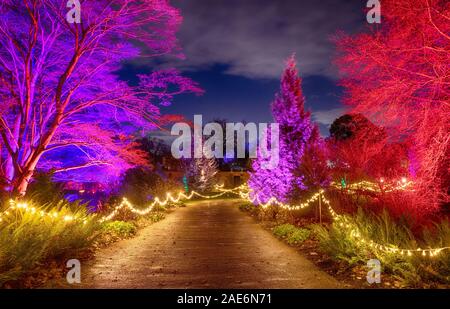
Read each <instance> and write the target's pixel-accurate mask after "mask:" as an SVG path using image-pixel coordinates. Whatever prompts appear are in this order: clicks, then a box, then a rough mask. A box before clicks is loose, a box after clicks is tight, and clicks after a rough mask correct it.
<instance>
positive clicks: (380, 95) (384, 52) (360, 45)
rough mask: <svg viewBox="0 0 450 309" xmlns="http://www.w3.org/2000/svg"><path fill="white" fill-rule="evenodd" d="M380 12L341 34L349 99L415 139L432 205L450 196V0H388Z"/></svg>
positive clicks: (415, 169) (425, 200)
mask: <svg viewBox="0 0 450 309" xmlns="http://www.w3.org/2000/svg"><path fill="white" fill-rule="evenodd" d="M382 18H383V19H382V23H381V25H380V26H377V27H376V28H373V29H370V31H369V32H367V33H363V34H358V35H354V36H347V35H339V36H338V37H337V45H338V50H339V52H340V56H339V58H338V59H337V63H338V65H339V67H340V70H341V72H342V73H343V77H344V79H343V85H344V87H345V89H346V103H348V104H349V105H351V106H352V107H353V112H355V113H362V114H364V115H365V116H367V117H369V118H370V119H371V120H372V121H374V122H375V123H376V124H377V125H382V126H383V127H385V128H386V129H387V130H388V135H389V139H390V140H391V141H395V140H396V141H400V142H405V143H406V142H407V143H408V144H409V145H411V147H410V149H409V153H410V158H411V162H410V167H411V168H410V171H411V177H414V176H415V183H416V192H417V197H418V198H417V202H418V203H420V204H421V205H422V209H423V211H424V212H427V211H432V210H435V209H436V208H437V206H438V205H439V204H442V203H446V202H449V201H450V200H449V194H448V193H449V191H448V188H449V186H450V171H449V166H450V124H449V116H450V66H449V63H450V3H449V2H448V1H445V0H386V1H383V17H382Z"/></svg>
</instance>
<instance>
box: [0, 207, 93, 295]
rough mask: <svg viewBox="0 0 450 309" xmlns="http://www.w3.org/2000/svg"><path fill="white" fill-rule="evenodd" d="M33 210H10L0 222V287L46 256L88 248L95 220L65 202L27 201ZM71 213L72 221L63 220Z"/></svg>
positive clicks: (81, 208)
mask: <svg viewBox="0 0 450 309" xmlns="http://www.w3.org/2000/svg"><path fill="white" fill-rule="evenodd" d="M28 205H29V206H30V207H35V212H32V211H25V210H23V209H13V210H10V211H9V213H10V214H9V215H7V216H4V217H3V218H2V221H1V222H0V286H1V285H2V284H4V283H5V282H6V281H9V280H16V279H18V278H19V277H20V276H21V275H22V274H24V273H25V272H27V271H30V270H32V269H33V268H35V267H36V266H37V265H39V264H40V263H42V262H44V261H45V260H46V259H49V258H53V257H58V256H63V255H66V254H69V253H70V252H74V251H76V250H79V249H83V248H86V247H88V246H89V245H90V244H91V243H92V241H93V240H94V238H95V236H96V234H97V233H96V232H97V230H98V224H97V221H96V220H95V219H94V217H93V216H90V215H88V214H87V213H86V210H85V207H78V208H77V210H76V211H73V210H72V209H73V208H75V206H74V205H70V204H69V203H67V202H66V201H64V200H62V201H58V203H56V204H49V203H47V204H45V205H43V206H38V205H39V204H37V203H34V202H30V203H28ZM41 210H44V211H47V212H48V211H49V210H51V212H52V213H55V212H56V213H57V217H56V218H53V217H50V216H41V215H40V211H41ZM65 216H72V217H74V218H75V220H73V221H65V220H64V217H65Z"/></svg>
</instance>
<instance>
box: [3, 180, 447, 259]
mask: <svg viewBox="0 0 450 309" xmlns="http://www.w3.org/2000/svg"><path fill="white" fill-rule="evenodd" d="M399 183H400V185H398V186H397V187H391V188H390V189H389V190H404V189H405V188H407V187H409V186H410V185H411V184H412V182H410V181H409V182H408V181H407V180H406V179H401V180H400V181H399ZM335 186H336V185H335ZM361 186H364V187H365V188H366V189H367V188H370V190H374V191H375V190H376V189H375V184H374V183H371V182H368V181H362V182H359V183H356V184H352V185H351V187H361ZM216 189H217V190H218V191H219V192H220V193H218V194H214V195H203V194H201V193H198V192H196V191H191V193H189V194H188V195H186V194H184V193H183V192H179V193H178V195H177V196H176V197H174V196H173V195H172V193H170V192H169V193H167V194H166V198H165V199H164V200H161V199H159V198H158V197H156V198H155V199H154V200H153V202H152V203H150V205H149V206H147V207H146V208H144V209H138V208H136V207H134V206H133V205H132V204H131V203H130V202H129V201H128V199H127V198H123V200H122V202H121V203H120V204H119V205H117V206H116V207H115V208H114V210H113V211H112V212H111V213H110V214H108V215H105V216H103V217H101V218H100V219H99V222H105V221H108V220H111V219H113V218H114V217H115V216H116V215H117V214H118V213H119V211H120V210H121V209H123V208H126V209H127V210H129V211H131V212H132V213H134V214H137V215H146V214H148V213H150V212H151V211H152V210H153V209H154V207H155V206H157V205H158V206H166V205H167V204H168V203H170V202H172V203H175V204H176V203H179V202H181V201H182V200H190V199H192V198H193V197H194V196H198V197H201V198H205V199H212V198H217V197H220V196H223V195H225V194H227V193H232V194H236V195H239V196H240V197H241V198H242V199H246V200H248V201H250V202H251V203H256V204H258V205H260V206H261V207H262V208H264V209H265V208H267V207H269V206H271V205H276V206H278V207H280V208H282V209H286V210H291V211H292V210H300V209H304V208H306V207H309V206H311V205H312V204H313V203H314V202H315V201H317V200H318V199H319V198H320V199H321V201H322V202H323V203H324V204H325V205H327V207H328V210H329V212H330V214H331V217H332V219H333V220H334V221H335V222H336V223H337V224H338V225H339V226H340V227H342V228H350V229H351V231H350V235H351V236H352V237H354V238H356V239H358V241H359V243H360V244H362V245H368V246H369V247H371V248H374V249H377V250H381V251H383V252H386V253H396V254H400V255H407V256H412V255H413V254H421V255H422V256H423V257H434V256H436V255H438V254H439V253H440V252H441V251H443V250H446V249H450V247H441V248H429V249H420V248H418V249H402V248H397V247H395V246H394V245H390V244H389V245H382V244H379V243H376V242H374V241H372V240H370V239H365V238H364V237H363V236H362V235H361V233H360V231H359V230H358V229H357V227H354V226H352V224H350V223H348V222H347V220H346V218H345V217H343V216H341V215H339V214H337V213H336V212H335V211H334V209H333V208H332V207H331V203H330V201H329V200H328V199H327V198H326V197H325V191H324V190H323V189H320V190H319V191H318V192H316V193H315V194H313V195H312V196H311V198H309V199H308V200H307V201H305V202H304V203H301V204H298V205H289V204H285V203H282V202H280V201H278V200H277V199H276V198H275V197H272V198H270V199H269V200H268V201H267V202H265V203H263V202H262V201H261V200H260V199H259V196H258V194H255V193H254V192H253V191H252V190H250V189H249V188H248V186H247V185H241V186H239V187H237V188H234V189H225V188H224V186H223V185H217V186H216ZM385 192H387V191H386V190H385ZM9 204H10V206H9V208H8V209H6V210H5V211H3V212H0V222H2V221H3V219H4V218H5V217H7V216H9V215H10V214H11V210H14V209H19V210H22V211H24V212H27V213H30V214H38V215H39V216H41V217H49V218H52V219H53V220H56V219H60V218H62V220H64V221H65V222H72V221H75V220H78V218H77V217H76V216H71V215H64V216H62V217H61V216H60V215H59V214H58V213H57V212H55V211H53V212H46V211H43V210H40V211H39V212H38V211H37V210H36V208H35V207H31V206H29V205H28V204H27V203H26V202H20V203H17V202H16V201H14V200H10V201H9ZM87 221H88V219H86V218H84V219H83V220H82V223H83V225H84V224H86V223H87Z"/></svg>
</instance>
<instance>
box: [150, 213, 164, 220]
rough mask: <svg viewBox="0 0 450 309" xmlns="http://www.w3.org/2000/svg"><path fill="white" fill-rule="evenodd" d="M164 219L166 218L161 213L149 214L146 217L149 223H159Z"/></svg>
mask: <svg viewBox="0 0 450 309" xmlns="http://www.w3.org/2000/svg"><path fill="white" fill-rule="evenodd" d="M165 217H166V216H165V215H164V214H163V213H161V212H153V213H151V214H150V215H149V216H148V218H149V219H150V221H152V222H158V221H161V220H163V219H164V218H165Z"/></svg>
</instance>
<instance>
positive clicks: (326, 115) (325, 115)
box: [312, 107, 346, 127]
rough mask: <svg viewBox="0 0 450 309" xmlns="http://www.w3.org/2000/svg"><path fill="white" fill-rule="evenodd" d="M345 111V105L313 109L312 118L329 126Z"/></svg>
mask: <svg viewBox="0 0 450 309" xmlns="http://www.w3.org/2000/svg"><path fill="white" fill-rule="evenodd" d="M345 111H346V108H345V107H339V108H333V109H327V110H319V111H314V112H313V113H312V119H313V120H314V121H315V122H317V123H319V124H322V125H324V126H326V127H329V126H330V125H331V124H332V123H333V121H334V120H335V119H336V118H338V117H339V116H342V115H343V114H345Z"/></svg>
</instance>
